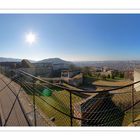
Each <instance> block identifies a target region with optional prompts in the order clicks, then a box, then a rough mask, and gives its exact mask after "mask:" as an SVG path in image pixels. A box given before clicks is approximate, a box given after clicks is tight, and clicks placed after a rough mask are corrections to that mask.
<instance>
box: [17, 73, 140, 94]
mask: <svg viewBox="0 0 140 140" xmlns="http://www.w3.org/2000/svg"><path fill="white" fill-rule="evenodd" d="M19 72H21V74H24V75H27V76H30V77H32V78H34V79H37V80H39V81H41V82H44V83H47V84H49V85H52V86H55V87H58V88H61V89H64V90H68V91H70V92H79V93H104V92H110V91H115V90H119V89H123V88H126V87H130V86H133V85H135V84H138V83H140V81H137V82H134V83H131V84H127V85H125V86H120V87H117V88H113V89H107V90H98V91H92V90H81V89H79V90H76V89H70V88H68V87H63V86H60V85H58V84H53V83H50V82H48V81H45V80H43V79H41V78H38V77H36V76H34V75H31V74H29V73H27V72H25V71H22V70H19ZM114 94H115V93H114Z"/></svg>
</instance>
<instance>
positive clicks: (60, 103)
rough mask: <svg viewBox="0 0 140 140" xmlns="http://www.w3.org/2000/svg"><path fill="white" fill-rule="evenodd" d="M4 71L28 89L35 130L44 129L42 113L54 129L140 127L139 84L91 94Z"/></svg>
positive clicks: (3, 71)
mask: <svg viewBox="0 0 140 140" xmlns="http://www.w3.org/2000/svg"><path fill="white" fill-rule="evenodd" d="M0 70H1V72H2V73H3V74H6V75H7V76H8V77H12V76H13V75H16V76H17V79H14V80H15V82H17V83H18V84H19V85H21V86H22V87H23V88H24V91H25V93H27V94H28V97H29V100H30V101H31V105H32V107H33V110H32V112H31V113H30V117H31V116H32V123H33V124H34V125H35V126H39V125H40V123H39V121H40V117H39V115H38V113H37V112H42V115H43V116H44V118H45V119H46V120H47V121H48V122H49V124H50V126H128V125H139V120H140V92H139V91H140V85H139V82H136V83H133V84H129V85H126V86H123V87H118V88H115V89H110V90H109V89H108V90H103V91H88V90H82V89H77V88H76V87H72V86H71V85H66V84H62V83H61V84H60V83H59V84H56V83H51V82H48V81H44V80H42V79H40V78H38V77H35V76H33V75H31V74H29V73H26V72H24V71H14V70H13V71H10V70H8V69H7V70H6V69H3V68H1V69H0ZM134 85H135V86H134ZM44 125H45V123H44Z"/></svg>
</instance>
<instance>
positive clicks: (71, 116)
mask: <svg viewBox="0 0 140 140" xmlns="http://www.w3.org/2000/svg"><path fill="white" fill-rule="evenodd" d="M72 118H73V113H72V93H71V91H70V124H71V126H73V122H72Z"/></svg>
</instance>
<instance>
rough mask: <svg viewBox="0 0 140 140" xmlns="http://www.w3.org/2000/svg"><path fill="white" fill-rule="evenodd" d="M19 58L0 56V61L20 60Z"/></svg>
mask: <svg viewBox="0 0 140 140" xmlns="http://www.w3.org/2000/svg"><path fill="white" fill-rule="evenodd" d="M20 61H21V59H17V58H5V57H0V62H20Z"/></svg>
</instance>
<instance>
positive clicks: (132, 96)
mask: <svg viewBox="0 0 140 140" xmlns="http://www.w3.org/2000/svg"><path fill="white" fill-rule="evenodd" d="M134 118H135V116H134V85H132V122H133V123H134Z"/></svg>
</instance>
